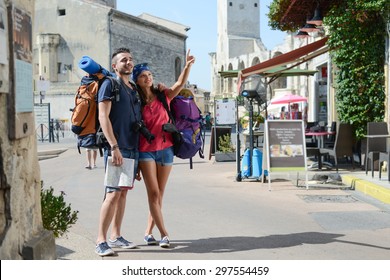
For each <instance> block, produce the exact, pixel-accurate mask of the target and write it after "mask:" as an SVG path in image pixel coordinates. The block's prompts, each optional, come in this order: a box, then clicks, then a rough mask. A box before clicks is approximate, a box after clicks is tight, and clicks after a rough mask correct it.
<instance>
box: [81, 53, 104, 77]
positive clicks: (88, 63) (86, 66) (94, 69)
mask: <svg viewBox="0 0 390 280" xmlns="http://www.w3.org/2000/svg"><path fill="white" fill-rule="evenodd" d="M79 67H80V69H83V70H84V71H85V72H87V73H88V74H91V75H92V74H96V73H103V74H104V75H106V76H111V73H110V71H108V70H106V69H104V68H103V67H102V66H101V65H100V64H99V63H97V62H96V61H95V60H93V59H92V58H90V57H89V56H88V55H84V56H83V57H82V58H81V59H80V61H79Z"/></svg>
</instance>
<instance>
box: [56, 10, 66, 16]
mask: <svg viewBox="0 0 390 280" xmlns="http://www.w3.org/2000/svg"><path fill="white" fill-rule="evenodd" d="M58 15H59V16H64V15H66V10H65V9H58Z"/></svg>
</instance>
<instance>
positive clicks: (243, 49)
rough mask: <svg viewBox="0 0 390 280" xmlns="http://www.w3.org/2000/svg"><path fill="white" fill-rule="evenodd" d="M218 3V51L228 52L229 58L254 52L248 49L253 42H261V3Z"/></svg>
mask: <svg viewBox="0 0 390 280" xmlns="http://www.w3.org/2000/svg"><path fill="white" fill-rule="evenodd" d="M217 1H218V4H217V9H218V43H217V44H218V46H217V48H218V51H219V52H225V53H226V52H227V53H228V54H229V57H235V56H238V55H241V54H244V53H249V52H251V51H253V49H252V50H251V49H248V48H251V47H250V45H251V44H253V41H251V40H260V3H259V2H260V1H259V0H217ZM245 41H247V42H246V43H245ZM252 48H253V47H252Z"/></svg>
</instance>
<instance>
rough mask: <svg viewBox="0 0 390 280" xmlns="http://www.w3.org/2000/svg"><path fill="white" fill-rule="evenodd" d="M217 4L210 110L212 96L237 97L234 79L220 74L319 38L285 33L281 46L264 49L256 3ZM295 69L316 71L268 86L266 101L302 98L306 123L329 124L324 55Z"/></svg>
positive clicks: (330, 113)
mask: <svg viewBox="0 0 390 280" xmlns="http://www.w3.org/2000/svg"><path fill="white" fill-rule="evenodd" d="M217 1H218V2H217V3H218V8H217V10H218V40H217V48H216V49H217V50H216V52H215V53H212V54H211V62H212V67H211V68H212V70H211V76H212V89H211V96H212V98H211V99H210V102H211V105H210V107H211V106H212V101H213V97H215V96H237V95H239V89H237V83H238V79H237V78H235V77H227V78H223V77H221V75H220V72H223V71H229V70H242V69H245V68H247V67H250V66H253V65H256V64H259V63H261V62H264V61H267V60H269V59H271V58H274V57H276V56H278V55H281V54H285V53H288V52H290V51H292V50H295V49H297V48H300V47H303V46H305V45H307V44H310V43H312V42H314V41H315V40H317V39H318V37H319V35H313V36H311V37H310V38H306V39H300V38H296V37H295V36H294V34H292V33H286V37H285V39H284V42H283V43H282V44H280V45H278V46H276V47H275V48H274V49H272V50H268V49H267V48H266V47H265V46H264V44H263V43H262V41H261V34H260V12H261V11H260V5H259V3H260V1H259V0H251V1H242V0H217ZM297 67H298V68H300V69H310V70H317V71H318V72H317V74H316V75H315V76H314V77H311V76H310V77H309V76H296V77H292V76H291V77H281V78H278V79H276V80H275V81H273V82H272V83H270V84H269V86H268V94H267V100H268V101H269V100H271V99H272V98H274V97H277V96H279V95H282V94H284V93H287V92H292V93H294V94H298V95H302V96H305V97H307V98H308V104H307V105H306V106H307V107H308V112H307V114H308V115H307V118H308V121H311V122H317V121H323V122H325V123H330V122H331V120H333V119H334V115H335V113H334V111H333V109H334V108H333V106H331V105H329V104H332V103H331V100H330V96H331V94H330V91H331V90H332V88H331V85H330V80H329V77H328V74H327V73H328V71H327V69H328V67H329V56H328V54H324V55H321V56H318V57H316V58H315V59H313V60H310V61H308V62H306V63H304V64H302V65H299V66H297ZM271 110H272V108H271Z"/></svg>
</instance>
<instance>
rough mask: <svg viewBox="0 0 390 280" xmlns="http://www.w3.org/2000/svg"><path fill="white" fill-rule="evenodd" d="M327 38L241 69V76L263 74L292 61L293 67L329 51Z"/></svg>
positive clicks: (242, 77) (243, 77)
mask: <svg viewBox="0 0 390 280" xmlns="http://www.w3.org/2000/svg"><path fill="white" fill-rule="evenodd" d="M327 40H328V38H327V37H325V38H323V39H321V40H318V41H316V42H314V43H311V44H309V45H306V46H304V47H301V48H298V49H296V50H293V51H291V52H288V53H285V54H281V55H279V56H276V57H274V58H271V59H269V60H267V61H264V62H262V63H259V64H256V65H253V66H251V67H248V68H245V69H243V70H241V75H240V77H241V79H245V78H246V77H248V76H250V75H254V74H263V73H264V72H265V71H267V70H270V69H272V68H275V67H278V66H283V65H287V64H292V63H293V64H294V65H293V66H291V67H295V66H297V65H299V64H301V63H304V62H306V61H308V60H310V59H312V58H314V57H316V56H319V55H321V54H324V53H326V52H328V50H329V48H328V46H327V45H325V44H326V41H327ZM291 67H289V68H291Z"/></svg>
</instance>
